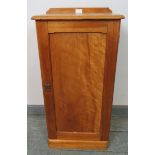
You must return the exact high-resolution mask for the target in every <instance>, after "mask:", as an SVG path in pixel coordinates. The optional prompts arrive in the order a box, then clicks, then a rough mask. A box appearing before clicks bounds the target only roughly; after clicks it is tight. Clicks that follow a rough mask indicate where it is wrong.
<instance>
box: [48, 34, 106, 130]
mask: <svg viewBox="0 0 155 155" xmlns="http://www.w3.org/2000/svg"><path fill="white" fill-rule="evenodd" d="M60 43H61V46H60ZM50 45H51V60H52V70H53V87H54V90H55V93H54V98H55V111H56V122H57V131H68V132H74V131H76V132H99V129H100V114H101V107H102V91H103V74H104V73H103V71H104V59H105V48H106V36H105V35H104V34H102V33H55V34H52V35H50Z"/></svg>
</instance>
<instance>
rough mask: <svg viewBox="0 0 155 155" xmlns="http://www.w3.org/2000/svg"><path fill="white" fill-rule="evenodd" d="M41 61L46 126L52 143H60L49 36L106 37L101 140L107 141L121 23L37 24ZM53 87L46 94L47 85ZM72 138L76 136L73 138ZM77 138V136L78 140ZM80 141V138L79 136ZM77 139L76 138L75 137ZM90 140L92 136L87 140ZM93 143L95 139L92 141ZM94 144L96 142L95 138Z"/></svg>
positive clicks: (77, 22)
mask: <svg viewBox="0 0 155 155" xmlns="http://www.w3.org/2000/svg"><path fill="white" fill-rule="evenodd" d="M36 27H37V38H38V47H39V58H40V67H41V77H42V87H43V95H44V105H45V112H46V123H47V130H48V138H49V139H59V138H60V137H61V134H57V129H56V119H55V104H54V90H53V80H52V67H51V65H52V63H51V59H50V45H49V34H51V33H59V32H66V33H67V32H98V33H104V34H106V38H107V40H106V56H105V67H104V78H103V87H104V88H103V90H104V91H103V95H102V97H103V99H102V110H101V115H102V116H101V122H100V124H101V128H100V140H101V141H108V139H109V131H110V119H111V110H112V100H113V91H114V80H115V70H116V60H117V49H118V40H119V29H120V20H113V21H111V20H109V21H96V20H95V21H90V20H88V21H86V20H85V21H36ZM47 84H49V85H50V86H51V87H50V89H49V90H48V91H47V89H46V87H45V86H46V85H47ZM72 136H73V135H72ZM75 137H77V135H76V136H75ZM78 138H80V134H79V136H78ZM73 139H74V136H73ZM85 139H89V136H88V137H87V136H86V137H85ZM92 140H93V139H92ZM94 140H95V138H94Z"/></svg>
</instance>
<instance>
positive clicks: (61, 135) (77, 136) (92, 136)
mask: <svg viewBox="0 0 155 155" xmlns="http://www.w3.org/2000/svg"><path fill="white" fill-rule="evenodd" d="M57 138H58V139H66V140H98V141H99V140H100V134H99V133H92V132H60V131H58V132H57Z"/></svg>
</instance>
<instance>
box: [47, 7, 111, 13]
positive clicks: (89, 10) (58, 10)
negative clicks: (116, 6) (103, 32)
mask: <svg viewBox="0 0 155 155" xmlns="http://www.w3.org/2000/svg"><path fill="white" fill-rule="evenodd" d="M75 9H77V8H50V9H48V11H47V12H46V14H65V13H75ZM78 9H82V12H83V13H112V10H111V9H110V8H78Z"/></svg>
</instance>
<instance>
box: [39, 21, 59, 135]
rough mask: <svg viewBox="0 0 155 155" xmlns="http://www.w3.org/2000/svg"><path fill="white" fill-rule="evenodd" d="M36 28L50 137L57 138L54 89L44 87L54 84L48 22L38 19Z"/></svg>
mask: <svg viewBox="0 0 155 155" xmlns="http://www.w3.org/2000/svg"><path fill="white" fill-rule="evenodd" d="M36 28H37V39H38V48H39V58H40V67H41V77H42V87H43V95H44V104H45V112H46V123H47V129H48V137H49V138H56V122H55V110H54V109H55V107H54V97H53V96H54V94H53V89H51V90H50V91H48V92H47V91H46V90H45V87H44V85H45V84H46V83H48V84H50V85H51V86H52V85H53V84H52V83H53V81H52V74H51V73H52V70H51V69H52V67H51V61H50V52H49V51H50V49H49V41H48V39H49V38H48V29H47V22H42V21H37V22H36Z"/></svg>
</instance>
